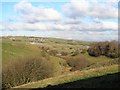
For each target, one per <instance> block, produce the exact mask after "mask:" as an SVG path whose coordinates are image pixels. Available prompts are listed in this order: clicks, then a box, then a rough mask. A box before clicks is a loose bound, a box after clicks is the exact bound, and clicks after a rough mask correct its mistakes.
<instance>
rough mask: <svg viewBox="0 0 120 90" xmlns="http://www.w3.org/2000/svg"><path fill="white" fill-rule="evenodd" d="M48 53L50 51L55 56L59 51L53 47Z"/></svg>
mask: <svg viewBox="0 0 120 90" xmlns="http://www.w3.org/2000/svg"><path fill="white" fill-rule="evenodd" d="M48 53H49V54H50V55H53V56H55V55H56V54H57V53H58V51H57V50H54V49H53V50H50V51H49V52H48Z"/></svg>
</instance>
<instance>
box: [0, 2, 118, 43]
mask: <svg viewBox="0 0 120 90" xmlns="http://www.w3.org/2000/svg"><path fill="white" fill-rule="evenodd" d="M10 1H11V2H10ZM0 5H1V6H2V8H0V11H2V12H1V13H2V14H0V29H1V30H2V33H1V34H0V36H8V35H12V36H39V37H55V38H65V39H76V40H84V41H106V40H117V39H118V8H119V7H118V0H64V1H63V0H62V1H61V0H56V2H55V0H54V1H53V0H51V1H49V2H48V0H34V1H32V0H16V1H15V0H13V1H12V0H7V1H5V0H3V1H1V2H0Z"/></svg>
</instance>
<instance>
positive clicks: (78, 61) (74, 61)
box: [67, 57, 91, 71]
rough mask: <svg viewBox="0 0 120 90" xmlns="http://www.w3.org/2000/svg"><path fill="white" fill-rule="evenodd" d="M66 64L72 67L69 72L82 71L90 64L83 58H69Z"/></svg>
mask: <svg viewBox="0 0 120 90" xmlns="http://www.w3.org/2000/svg"><path fill="white" fill-rule="evenodd" d="M67 64H68V65H69V66H71V67H72V69H71V71H75V70H82V69H83V68H85V67H87V66H88V65H90V64H91V63H90V62H89V61H88V60H86V59H85V58H83V57H76V58H69V59H68V60H67Z"/></svg>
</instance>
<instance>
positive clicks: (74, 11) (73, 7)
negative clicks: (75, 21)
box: [63, 0, 118, 19]
mask: <svg viewBox="0 0 120 90" xmlns="http://www.w3.org/2000/svg"><path fill="white" fill-rule="evenodd" d="M115 2H116V0H115V1H107V2H106V1H103V2H100V1H97V0H95V1H94V0H93V1H91V0H81V1H74V0H73V1H71V3H67V4H65V5H64V6H63V10H64V13H65V14H66V15H67V16H69V17H73V18H76V17H82V16H90V17H94V18H102V19H107V18H117V17H118V8H116V7H114V6H113V5H116V3H115Z"/></svg>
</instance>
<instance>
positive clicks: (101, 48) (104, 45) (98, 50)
mask: <svg viewBox="0 0 120 90" xmlns="http://www.w3.org/2000/svg"><path fill="white" fill-rule="evenodd" d="M118 49H119V47H118V42H117V41H111V42H98V43H96V44H94V45H92V46H90V48H89V49H88V54H89V55H91V56H95V57H98V56H100V55H104V56H107V57H111V58H117V57H118V56H119V52H118Z"/></svg>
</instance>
